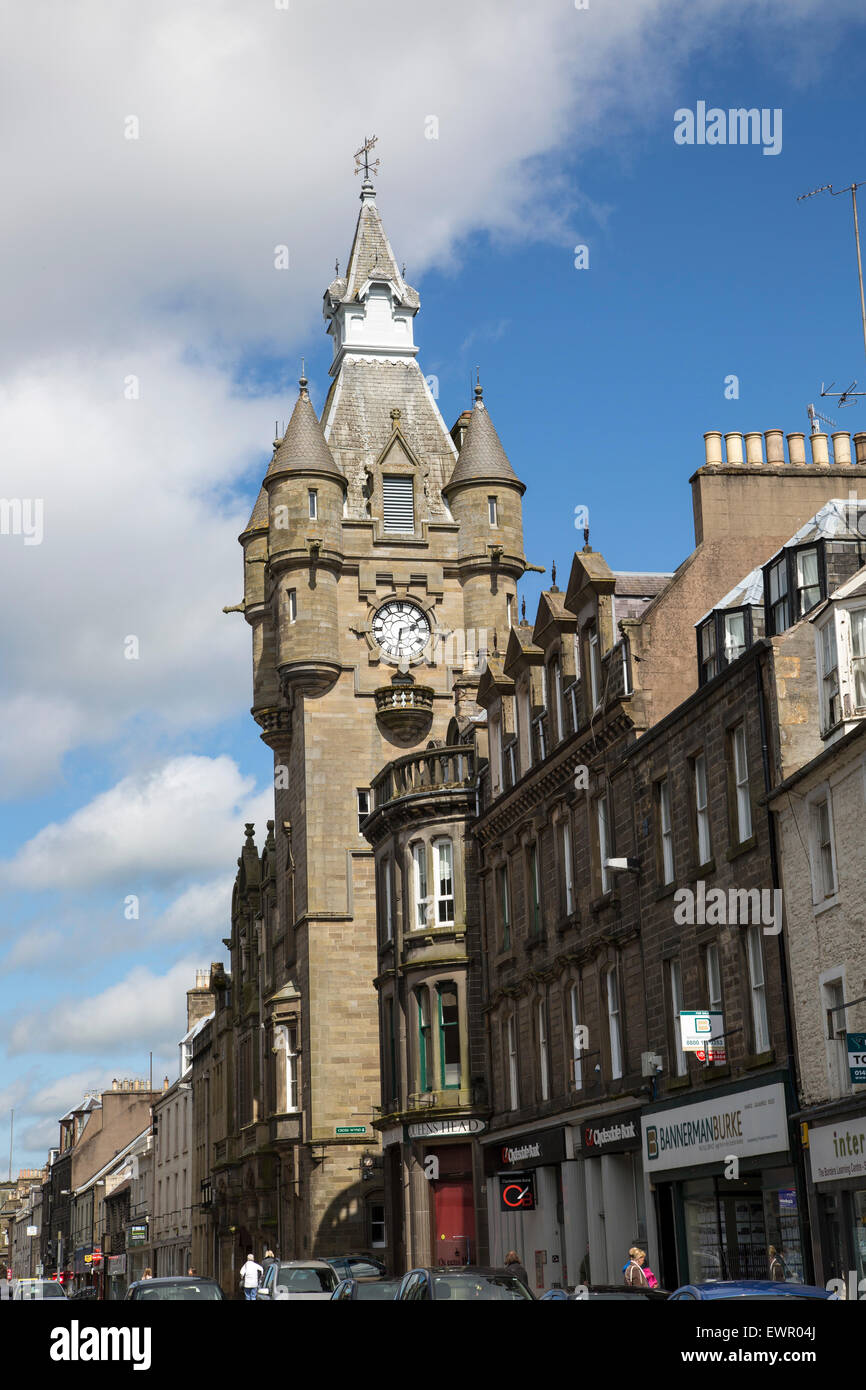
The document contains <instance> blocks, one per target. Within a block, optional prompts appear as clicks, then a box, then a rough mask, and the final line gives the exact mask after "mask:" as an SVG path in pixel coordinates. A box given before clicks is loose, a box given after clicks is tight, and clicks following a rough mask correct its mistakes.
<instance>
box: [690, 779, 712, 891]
mask: <svg viewBox="0 0 866 1390" xmlns="http://www.w3.org/2000/svg"><path fill="white" fill-rule="evenodd" d="M692 773H693V777H694V788H695V828H696V830H697V836H698V865H701V864H709V862H710V860H711V859H712V857H713V840H712V835H711V834H710V808H709V783H708V780H707V758H706V754H705V753H697V754H696V755H695V760H694V762H693V764H692Z"/></svg>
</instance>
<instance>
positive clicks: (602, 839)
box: [595, 792, 610, 894]
mask: <svg viewBox="0 0 866 1390" xmlns="http://www.w3.org/2000/svg"><path fill="white" fill-rule="evenodd" d="M595 824H596V832H597V834H598V861H599V868H600V870H601V891H602V893H603V894H604V893H609V892H610V870H609V869H608V867H607V861H608V859H609V858H610V824H609V807H608V800H607V792H602V794H601V796H597V797H596V799H595Z"/></svg>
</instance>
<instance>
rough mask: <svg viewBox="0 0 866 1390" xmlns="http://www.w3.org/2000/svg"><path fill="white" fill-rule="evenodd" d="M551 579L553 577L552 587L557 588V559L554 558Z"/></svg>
mask: <svg viewBox="0 0 866 1390" xmlns="http://www.w3.org/2000/svg"><path fill="white" fill-rule="evenodd" d="M550 579H551V585H550V587H551V588H552V589H555V588H556V561H555V560H554V562H553V564H552V565H551V566H550Z"/></svg>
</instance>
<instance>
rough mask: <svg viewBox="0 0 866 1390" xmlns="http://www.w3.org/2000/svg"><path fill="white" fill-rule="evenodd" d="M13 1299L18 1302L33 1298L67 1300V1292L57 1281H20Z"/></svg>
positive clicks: (16, 1284) (14, 1290)
mask: <svg viewBox="0 0 866 1390" xmlns="http://www.w3.org/2000/svg"><path fill="white" fill-rule="evenodd" d="M12 1298H13V1299H14V1300H16V1301H22V1300H24V1299H31V1298H32V1299H43V1298H66V1290H65V1289H64V1287H63V1285H62V1284H58V1283H57V1280H56V1279H18V1280H17V1281H16V1283H15V1288H14V1289H13V1292H12Z"/></svg>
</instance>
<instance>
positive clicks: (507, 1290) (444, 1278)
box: [395, 1265, 535, 1303]
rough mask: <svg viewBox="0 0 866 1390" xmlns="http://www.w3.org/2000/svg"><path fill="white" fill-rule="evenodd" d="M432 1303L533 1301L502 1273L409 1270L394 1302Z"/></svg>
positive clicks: (475, 1268)
mask: <svg viewBox="0 0 866 1390" xmlns="http://www.w3.org/2000/svg"><path fill="white" fill-rule="evenodd" d="M416 1299H417V1300H421V1301H422V1302H424V1301H429V1300H431V1299H432V1300H433V1301H434V1302H439V1301H440V1300H441V1301H444V1300H446V1299H451V1300H454V1299H457V1300H464V1301H467V1302H471V1301H474V1300H478V1301H479V1302H482V1303H494V1302H496V1303H499V1302H502V1301H510V1300H514V1299H530V1300H533V1301H534V1299H535V1295H534V1294H533V1293H532V1292H531V1291H530V1290H529V1289H528V1288H527V1287H526V1285H525V1284H524V1282H523V1280H522V1279H518V1278H517V1275H516V1274H509V1273H508V1271H507V1270H505V1269H493V1268H489V1267H487V1266H481V1265H478V1266H475V1265H460V1266H452V1265H436V1266H434V1267H429V1266H428V1267H427V1268H425V1269H410V1270H409V1272H408V1273H407V1274H404V1275H403V1278H402V1280H401V1282H400V1287H399V1289H398V1290H397V1293H396V1295H395V1300H399V1301H401V1302H407V1303H408V1302H410V1301H413V1300H416Z"/></svg>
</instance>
